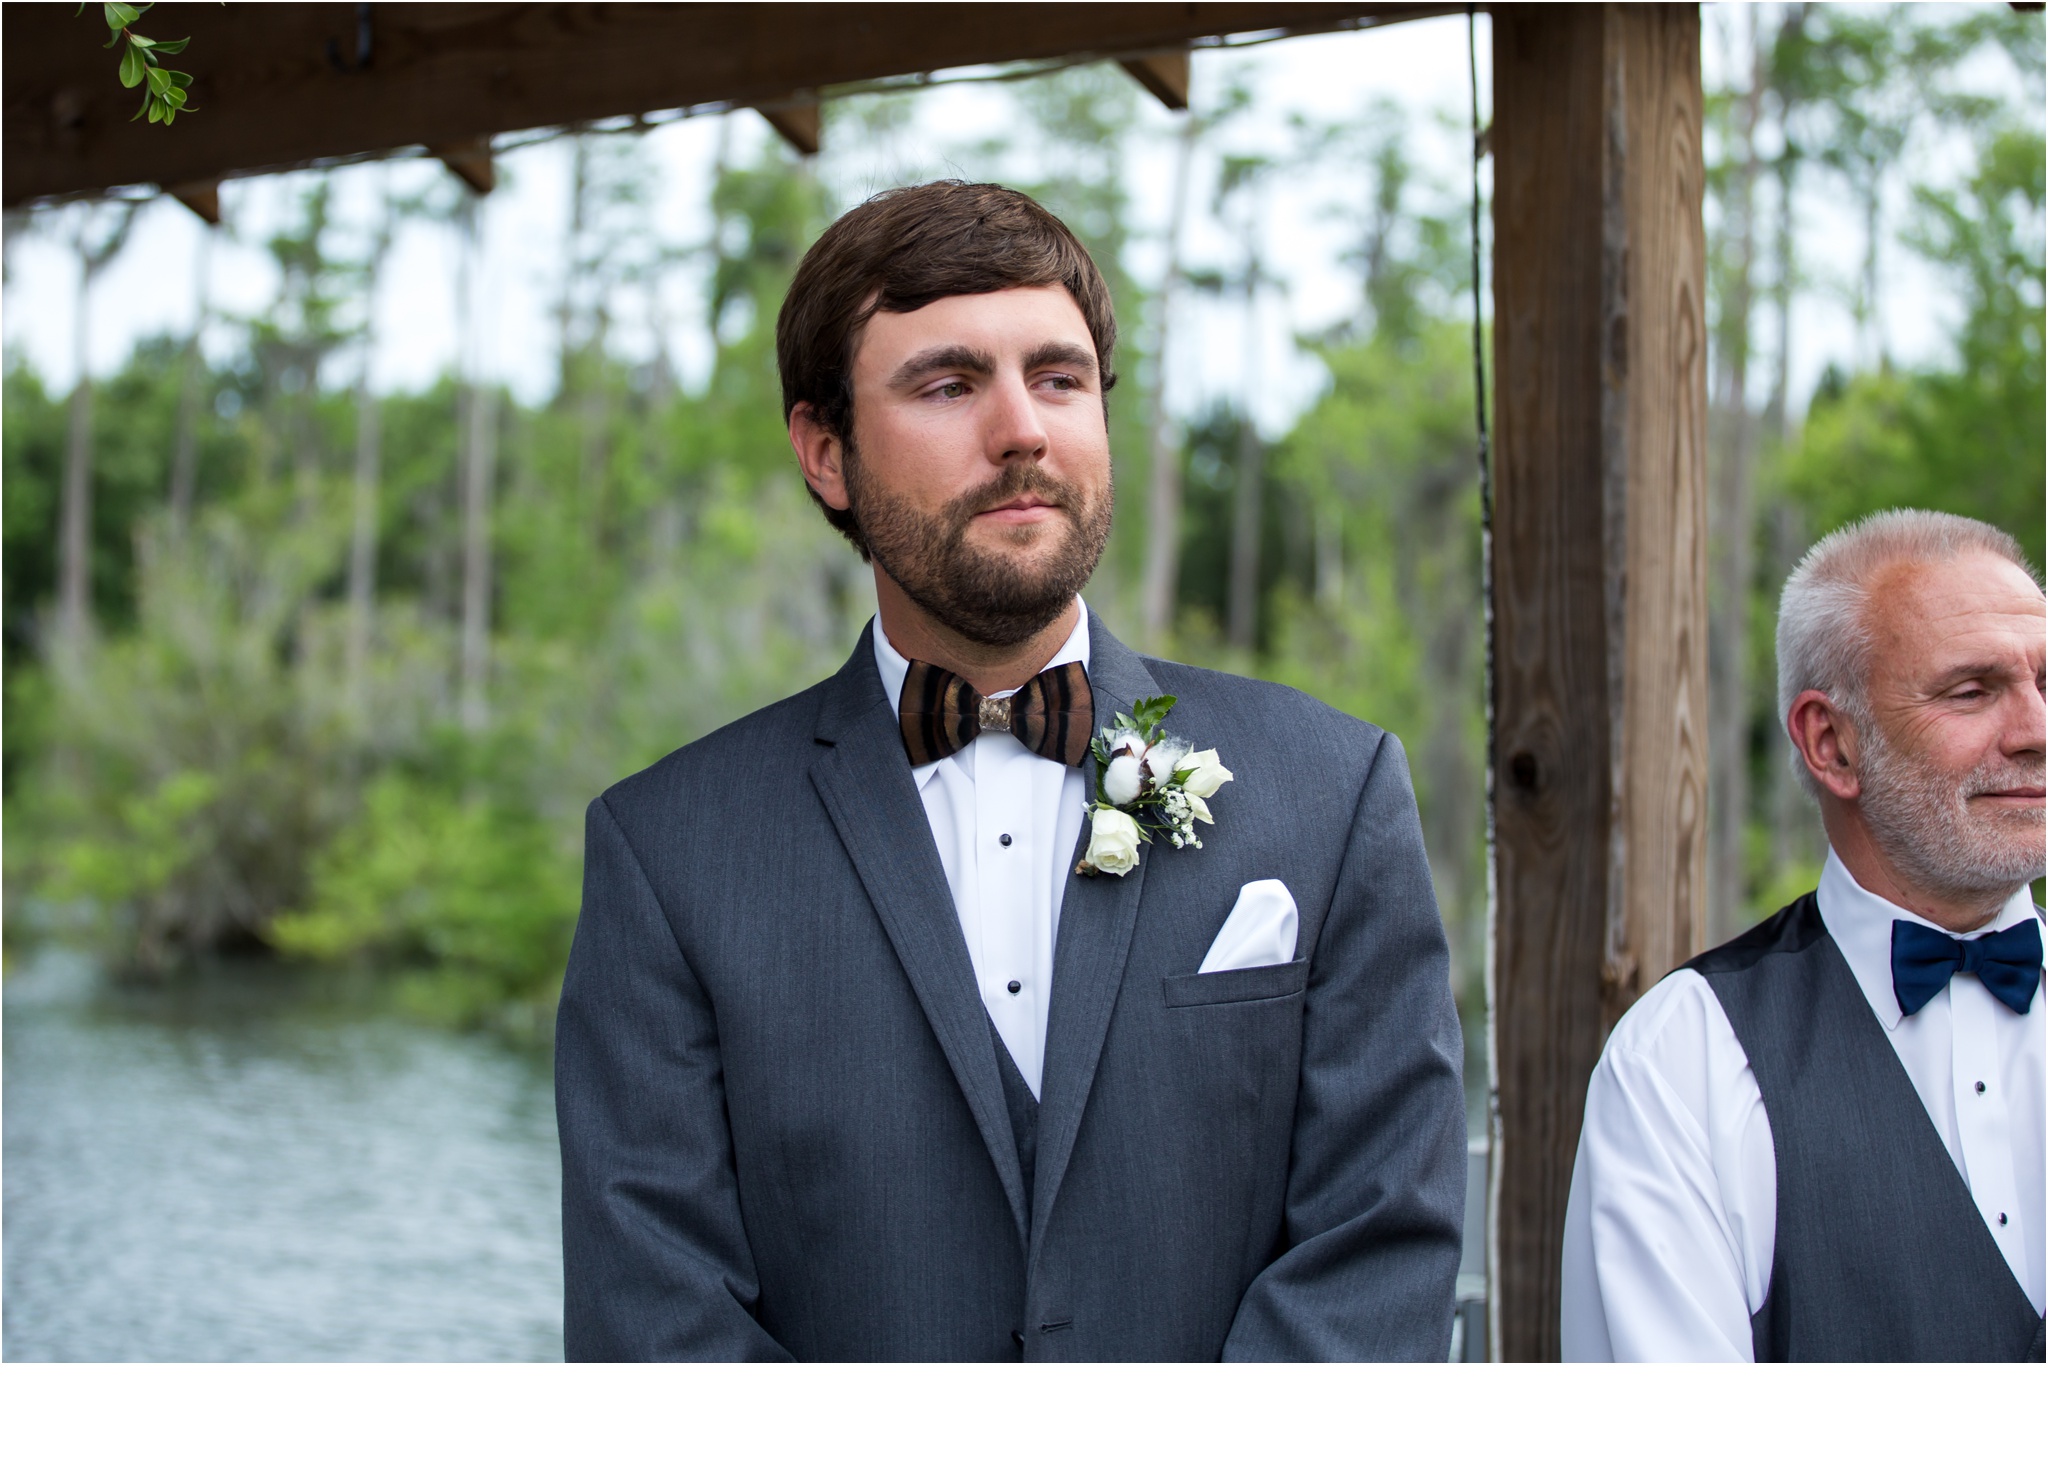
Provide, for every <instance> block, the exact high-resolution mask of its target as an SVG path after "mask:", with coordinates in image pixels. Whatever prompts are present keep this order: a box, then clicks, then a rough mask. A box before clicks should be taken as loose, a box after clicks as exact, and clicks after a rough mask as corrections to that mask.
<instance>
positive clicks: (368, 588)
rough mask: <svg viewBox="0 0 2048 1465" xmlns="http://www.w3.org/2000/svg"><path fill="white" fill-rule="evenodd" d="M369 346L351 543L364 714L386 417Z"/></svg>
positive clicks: (355, 689) (359, 697)
mask: <svg viewBox="0 0 2048 1465" xmlns="http://www.w3.org/2000/svg"><path fill="white" fill-rule="evenodd" d="M368 355H369V346H368V343H367V342H366V343H365V345H364V363H363V374H362V378H361V380H360V381H359V382H357V384H356V478H355V503H354V509H355V515H354V524H353V526H352V529H351V532H350V536H349V547H348V701H349V707H350V708H351V709H352V711H353V712H354V713H355V714H356V716H358V717H361V716H362V715H363V713H364V712H365V711H366V710H367V709H366V707H365V701H366V696H367V678H368V675H369V662H370V622H371V617H372V616H373V614H374V613H375V610H376V603H377V601H376V596H377V525H378V518H379V515H378V507H379V506H378V502H377V497H378V495H377V490H378V477H379V467H380V462H379V460H380V459H381V457H382V456H383V421H382V417H381V410H380V406H379V403H378V401H377V394H376V392H375V391H373V390H372V389H371V386H370V367H369V360H368Z"/></svg>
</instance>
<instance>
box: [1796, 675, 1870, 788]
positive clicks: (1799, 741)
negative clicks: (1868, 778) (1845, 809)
mask: <svg viewBox="0 0 2048 1465" xmlns="http://www.w3.org/2000/svg"><path fill="white" fill-rule="evenodd" d="M1785 731H1786V732H1787V733H1789V734H1790V735H1791V738H1792V746H1793V747H1795V748H1797V749H1798V750H1799V756H1800V757H1801V758H1802V759H1804V760H1805V762H1806V771H1807V772H1808V773H1810V774H1812V775H1813V781H1814V782H1815V783H1817V784H1819V785H1820V786H1821V787H1822V788H1824V789H1826V790H1827V791H1828V792H1829V793H1831V794H1833V795H1834V796H1835V797H1836V798H1838V799H1841V800H1843V801H1845V802H1846V801H1849V800H1853V799H1855V798H1856V797H1857V795H1858V794H1860V793H1862V791H1863V783H1862V779H1861V777H1860V775H1859V771H1858V768H1859V760H1858V751H1859V750H1858V748H1857V740H1856V725H1855V724H1854V723H1852V722H1851V721H1850V720H1849V719H1848V718H1847V717H1846V716H1845V715H1843V712H1842V709H1841V708H1839V707H1837V706H1835V704H1834V703H1832V702H1830V701H1829V700H1828V698H1827V695H1826V694H1825V693H1822V692H1814V691H1805V692H1801V693H1800V694H1799V695H1798V696H1797V697H1796V698H1794V699H1793V702H1792V706H1791V707H1790V708H1788V709H1787V710H1786V713H1785Z"/></svg>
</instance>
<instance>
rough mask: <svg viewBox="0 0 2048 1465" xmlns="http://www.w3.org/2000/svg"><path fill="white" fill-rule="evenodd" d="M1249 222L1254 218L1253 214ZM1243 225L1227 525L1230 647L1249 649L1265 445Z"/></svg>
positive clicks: (1252, 269)
mask: <svg viewBox="0 0 2048 1465" xmlns="http://www.w3.org/2000/svg"><path fill="white" fill-rule="evenodd" d="M1253 218H1256V211H1254V214H1253ZM1253 227H1256V225H1255V224H1248V225H1247V245H1248V247H1247V248H1246V250H1245V276H1244V280H1245V283H1244V322H1245V352H1244V361H1245V380H1244V405H1243V408H1242V411H1243V414H1244V415H1243V417H1242V418H1241V419H1240V420H1239V423H1238V430H1237V495H1236V501H1235V503H1234V504H1233V505H1232V515H1231V524H1230V596H1229V602H1228V608H1229V619H1230V626H1229V633H1230V644H1231V645H1232V646H1234V647H1236V648H1237V649H1238V650H1240V651H1250V650H1251V649H1252V647H1253V646H1254V645H1255V644H1256V643H1257V641H1258V634H1259V529H1260V526H1261V525H1262V524H1263V522H1264V513H1263V508H1264V505H1263V504H1262V503H1261V502H1260V499H1261V494H1260V491H1259V490H1260V487H1261V483H1260V480H1261V479H1262V478H1263V477H1264V473H1265V463H1264V457H1265V452H1264V449H1265V444H1264V443H1262V442H1261V441H1260V440H1259V423H1258V418H1257V417H1256V416H1255V415H1254V410H1255V408H1256V407H1257V404H1258V400H1259V364H1260V363H1259V294H1258V289H1259V260H1258V254H1257V252H1256V250H1255V249H1254V248H1252V247H1250V246H1249V238H1250V235H1249V230H1250V229H1251V228H1253Z"/></svg>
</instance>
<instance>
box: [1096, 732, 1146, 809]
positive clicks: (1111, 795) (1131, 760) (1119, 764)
mask: <svg viewBox="0 0 2048 1465" xmlns="http://www.w3.org/2000/svg"><path fill="white" fill-rule="evenodd" d="M1141 746H1142V745H1141ZM1142 773H1143V770H1142V768H1141V767H1140V764H1139V760H1138V756H1137V754H1136V753H1134V752H1132V751H1130V750H1128V749H1125V748H1122V747H1118V748H1115V749H1113V750H1112V751H1111V753H1110V757H1109V767H1108V768H1107V769H1105V770H1104V771H1103V774H1102V796H1103V797H1104V798H1106V799H1108V800H1109V801H1110V802H1111V803H1112V804H1118V805H1122V804H1128V803H1130V802H1131V801H1132V800H1133V799H1135V798H1137V797H1138V793H1139V790H1140V789H1141V788H1142V787H1143V784H1144V779H1143V776H1142Z"/></svg>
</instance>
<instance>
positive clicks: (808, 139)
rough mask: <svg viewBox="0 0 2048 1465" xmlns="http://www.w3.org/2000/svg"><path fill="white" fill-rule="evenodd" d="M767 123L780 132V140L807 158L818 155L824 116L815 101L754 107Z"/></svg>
mask: <svg viewBox="0 0 2048 1465" xmlns="http://www.w3.org/2000/svg"><path fill="white" fill-rule="evenodd" d="M754 110H755V111H757V112H759V113H760V114H761V115H762V116H763V117H765V118H767V119H768V125H769V126H770V127H772V128H774V129H775V130H776V131H777V132H779V133H781V134H782V140H783V141H784V142H786V143H788V144H789V145H790V146H791V147H793V148H795V149H796V150H797V151H798V152H799V153H801V154H803V156H805V157H807V158H814V157H816V156H817V155H818V148H819V146H820V145H821V143H822V141H823V134H824V130H825V128H824V117H823V115H822V113H821V111H820V109H819V107H818V104H817V103H816V102H792V103H790V104H788V105H786V106H781V107H756V108H755V109H754Z"/></svg>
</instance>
